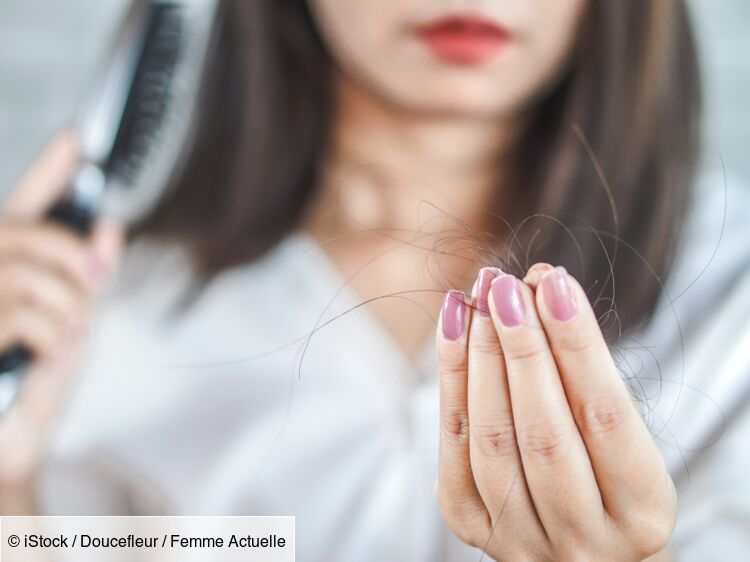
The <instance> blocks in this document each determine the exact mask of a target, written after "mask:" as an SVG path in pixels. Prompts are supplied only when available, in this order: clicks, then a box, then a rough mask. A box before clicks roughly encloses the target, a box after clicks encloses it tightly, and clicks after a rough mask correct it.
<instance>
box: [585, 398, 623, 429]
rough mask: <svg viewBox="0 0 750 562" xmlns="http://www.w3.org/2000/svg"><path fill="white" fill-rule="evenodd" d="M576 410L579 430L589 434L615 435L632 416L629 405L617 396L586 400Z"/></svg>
mask: <svg viewBox="0 0 750 562" xmlns="http://www.w3.org/2000/svg"><path fill="white" fill-rule="evenodd" d="M576 409H577V413H578V415H577V416H576V419H577V422H578V424H579V426H580V427H581V430H582V431H584V432H586V433H589V434H602V435H607V434H611V433H617V432H618V431H620V430H621V429H622V428H623V427H624V426H625V425H626V423H627V421H628V418H629V416H630V415H631V414H632V407H631V405H630V403H629V402H627V401H625V400H622V398H621V397H617V396H603V397H599V398H593V399H588V400H585V401H584V402H583V403H582V404H581V405H580V406H579V407H578V408H576Z"/></svg>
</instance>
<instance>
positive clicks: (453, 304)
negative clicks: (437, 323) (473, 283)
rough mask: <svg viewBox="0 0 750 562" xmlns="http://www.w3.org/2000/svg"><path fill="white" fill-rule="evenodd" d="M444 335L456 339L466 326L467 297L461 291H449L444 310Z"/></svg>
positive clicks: (446, 337)
mask: <svg viewBox="0 0 750 562" xmlns="http://www.w3.org/2000/svg"><path fill="white" fill-rule="evenodd" d="M442 323H443V336H445V339H447V340H451V341H456V340H457V339H458V338H460V337H461V335H462V334H463V333H464V329H465V328H466V298H465V297H464V294H463V293H462V292H461V291H449V292H448V294H447V295H446V296H445V302H444V303H443V312H442Z"/></svg>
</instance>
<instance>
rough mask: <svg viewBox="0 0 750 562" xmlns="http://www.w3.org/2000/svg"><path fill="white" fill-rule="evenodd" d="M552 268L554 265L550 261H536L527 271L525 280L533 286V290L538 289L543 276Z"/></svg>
mask: <svg viewBox="0 0 750 562" xmlns="http://www.w3.org/2000/svg"><path fill="white" fill-rule="evenodd" d="M551 269H553V267H552V266H551V265H550V264H548V263H535V264H534V265H532V266H531V267H530V268H529V270H528V271H527V272H526V276H525V277H524V278H523V282H524V283H526V284H527V285H528V286H529V287H531V289H532V290H534V291H536V288H537V286H538V285H539V281H541V279H542V276H543V275H544V274H545V273H546V272H548V271H550V270H551Z"/></svg>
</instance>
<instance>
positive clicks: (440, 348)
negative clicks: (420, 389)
mask: <svg viewBox="0 0 750 562" xmlns="http://www.w3.org/2000/svg"><path fill="white" fill-rule="evenodd" d="M470 316H471V314H470V310H469V308H468V307H467V306H466V298H465V296H464V294H463V293H462V292H460V291H450V292H449V293H448V294H447V295H446V298H445V303H444V304H443V310H442V313H441V317H440V322H439V326H438V330H437V336H436V345H437V355H438V366H439V372H440V460H439V464H438V481H437V486H436V489H435V496H436V499H437V500H438V503H439V504H440V506H441V507H442V509H443V514H444V516H445V517H446V520H447V521H448V524H449V526H451V528H452V529H454V530H458V529H462V528H470V527H476V528H479V529H482V528H485V527H486V526H487V515H486V511H485V508H484V504H483V503H482V500H481V498H480V497H479V492H478V491H477V489H476V486H475V484H474V477H473V475H472V472H471V462H470V459H469V417H468V405H467V397H466V385H467V373H468V371H467V367H468V364H467V355H466V342H467V339H468V333H467V331H468V321H469V317H470ZM462 538H464V539H465V540H470V539H471V537H462Z"/></svg>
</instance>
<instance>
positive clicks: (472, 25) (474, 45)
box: [417, 15, 512, 65]
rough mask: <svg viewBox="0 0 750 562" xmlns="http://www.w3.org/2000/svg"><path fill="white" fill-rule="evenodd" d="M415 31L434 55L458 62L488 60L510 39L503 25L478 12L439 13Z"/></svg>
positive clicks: (465, 63) (481, 61)
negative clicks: (443, 15)
mask: <svg viewBox="0 0 750 562" xmlns="http://www.w3.org/2000/svg"><path fill="white" fill-rule="evenodd" d="M417 34H418V36H419V38H420V39H421V40H422V41H424V42H425V44H426V45H427V47H428V48H429V49H430V51H432V53H433V54H434V55H435V56H437V57H438V58H439V59H441V60H443V61H444V62H447V63H451V64H458V65H478V64H482V63H485V62H488V61H489V60H490V59H492V58H493V57H495V56H496V55H497V54H498V53H500V52H501V51H503V50H504V49H505V47H507V46H508V45H509V44H510V42H511V40H512V37H511V34H510V32H509V31H508V30H507V29H505V28H504V27H502V26H501V25H499V24H497V23H496V22H494V21H491V20H488V19H486V18H483V17H480V16H462V15H453V16H448V17H443V18H440V19H437V20H434V21H432V22H429V23H427V24H425V25H423V26H420V27H418V28H417Z"/></svg>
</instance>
